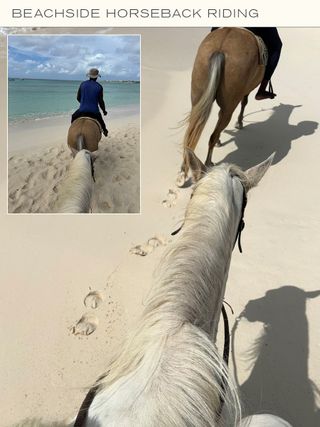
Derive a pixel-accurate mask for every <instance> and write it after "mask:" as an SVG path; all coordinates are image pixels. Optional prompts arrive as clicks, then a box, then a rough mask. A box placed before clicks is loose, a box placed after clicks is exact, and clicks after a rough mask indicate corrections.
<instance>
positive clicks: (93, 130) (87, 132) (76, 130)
mask: <svg viewBox="0 0 320 427" xmlns="http://www.w3.org/2000/svg"><path fill="white" fill-rule="evenodd" d="M100 139H101V126H100V124H99V122H98V121H97V120H95V119H92V118H91V117H80V118H78V119H76V120H75V121H74V122H72V124H71V126H70V128H69V132H68V146H69V148H70V150H71V151H72V153H73V155H75V154H76V153H77V152H78V151H80V150H83V149H85V150H88V151H91V152H93V151H96V150H97V149H98V144H99V141H100Z"/></svg>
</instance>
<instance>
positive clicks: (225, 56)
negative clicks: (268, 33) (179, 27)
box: [180, 28, 265, 180]
mask: <svg viewBox="0 0 320 427" xmlns="http://www.w3.org/2000/svg"><path fill="white" fill-rule="evenodd" d="M260 58H261V55H260V49H259V44H258V40H257V38H256V36H255V35H254V34H253V33H251V32H250V31H248V30H246V29H241V28H220V29H218V30H215V31H213V32H211V33H210V34H208V35H207V37H206V38H205V39H204V40H203V41H202V43H201V45H200V47H199V50H198V53H197V56H196V59H195V62H194V66H193V72H192V83H191V104H192V108H191V112H190V114H189V116H188V117H187V119H186V121H187V123H188V128H187V130H186V133H185V136H184V141H183V146H184V149H185V150H186V149H187V148H189V149H191V150H192V151H194V150H195V148H196V145H197V143H198V140H199V138H200V136H201V133H202V131H203V129H204V126H205V124H206V122H207V120H208V118H209V115H210V112H211V108H212V104H213V102H214V101H216V102H217V104H218V105H219V107H220V111H219V118H218V122H217V124H216V127H215V129H214V132H213V133H212V135H211V137H210V140H209V149H208V154H207V158H206V162H205V163H206V166H211V165H212V162H211V158H212V151H213V148H214V146H215V145H216V144H217V143H218V142H219V138H220V134H221V132H222V131H223V130H224V129H225V128H226V127H227V125H228V124H229V122H230V120H231V117H232V114H233V112H234V110H235V108H236V107H237V105H238V104H239V103H240V102H241V101H242V103H241V111H240V115H239V117H238V124H237V127H239V128H242V127H243V114H244V109H245V106H246V104H247V102H248V95H249V93H250V92H251V91H252V90H253V89H254V88H255V87H256V86H258V84H259V83H260V82H261V80H262V78H263V75H264V69H265V66H264V65H263V64H262V60H261V59H260ZM188 169H189V165H188V156H186V154H185V153H184V160H183V163H182V166H181V175H180V180H184V179H185V178H186V176H187V173H188Z"/></svg>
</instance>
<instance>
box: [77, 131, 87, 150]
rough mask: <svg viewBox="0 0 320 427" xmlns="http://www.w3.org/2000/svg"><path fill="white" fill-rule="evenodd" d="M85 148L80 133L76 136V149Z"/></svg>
mask: <svg viewBox="0 0 320 427" xmlns="http://www.w3.org/2000/svg"><path fill="white" fill-rule="evenodd" d="M85 148H86V143H85V139H84V135H83V134H82V133H80V135H78V136H77V150H78V151H81V150H84V149H85Z"/></svg>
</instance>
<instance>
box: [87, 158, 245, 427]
mask: <svg viewBox="0 0 320 427" xmlns="http://www.w3.org/2000/svg"><path fill="white" fill-rule="evenodd" d="M235 174H236V175H237V177H235V178H233V177H232V175H235ZM239 176H241V178H242V181H245V176H244V174H243V172H242V173H241V172H240V170H238V169H236V168H234V167H231V166H230V165H221V166H219V167H215V168H214V169H213V170H212V171H211V172H209V173H208V174H207V175H206V176H205V177H204V178H203V179H202V180H201V181H200V182H199V183H198V184H197V186H196V188H195V190H194V194H193V197H192V199H191V201H190V203H189V205H188V208H187V213H186V218H185V222H184V226H183V228H182V230H181V232H180V234H179V235H178V236H177V240H176V242H175V243H173V244H172V246H171V247H170V248H169V249H168V251H167V252H166V254H165V256H164V258H163V260H162V262H161V264H160V267H159V269H158V271H157V273H156V283H155V286H154V289H153V291H152V294H151V296H150V298H149V301H148V303H147V304H146V308H145V310H144V312H143V315H142V318H141V320H140V323H139V324H138V326H137V328H136V329H135V331H134V332H133V333H132V334H131V336H130V337H129V339H127V341H126V342H125V343H124V345H123V347H122V351H121V352H120V354H119V355H118V356H117V357H116V358H115V359H114V360H113V362H112V364H111V367H110V370H109V371H108V374H107V375H106V376H105V377H104V378H103V379H102V380H101V381H100V383H99V384H100V387H99V392H98V394H97V396H96V397H95V399H94V400H93V402H92V404H91V407H90V409H89V413H88V421H87V423H86V426H90V427H91V426H101V427H102V426H106V425H108V426H110V427H111V426H114V427H115V426H122V427H127V426H130V427H133V426H139V427H152V426H163V427H164V426H166V427H167V426H190V427H191V426H197V427H200V426H201V427H202V426H203V427H204V426H220V425H236V424H237V422H238V421H239V419H240V415H241V408H240V403H239V399H238V395H237V392H236V388H235V385H234V383H233V381H232V380H231V379H230V377H229V376H228V374H227V368H226V367H225V365H224V363H223V361H222V358H221V356H220V355H219V354H218V352H217V349H216V347H215V345H214V343H213V340H215V334H216V329H217V323H218V320H219V316H220V311H221V301H222V298H223V295H224V290H225V283H226V280H227V275H228V270H229V263H230V258H231V252H232V249H233V244H234V240H235V238H236V234H237V229H238V224H239V220H240V216H241V207H242V200H243V191H244V190H243V186H242V185H241V181H240V179H239ZM222 379H224V380H225V381H226V384H227V387H226V390H227V393H226V396H225V403H224V407H225V411H224V417H222V418H220V419H218V418H217V411H218V408H219V406H220V394H223V391H222V390H221V381H222Z"/></svg>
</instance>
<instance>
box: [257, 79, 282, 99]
mask: <svg viewBox="0 0 320 427" xmlns="http://www.w3.org/2000/svg"><path fill="white" fill-rule="evenodd" d="M268 83H269V80H266V79H263V80H262V82H261V84H260V87H259V89H258V92H257V93H256V96H255V98H256V99H257V100H258V101H260V100H261V99H273V98H274V97H275V96H277V95H276V94H275V93H274V92H273V89H272V85H271V82H270V83H269V90H266V89H267V85H268Z"/></svg>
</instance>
